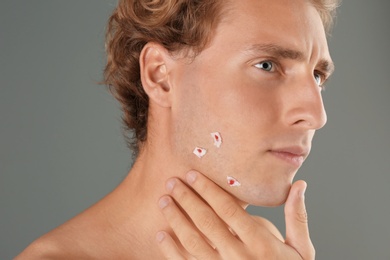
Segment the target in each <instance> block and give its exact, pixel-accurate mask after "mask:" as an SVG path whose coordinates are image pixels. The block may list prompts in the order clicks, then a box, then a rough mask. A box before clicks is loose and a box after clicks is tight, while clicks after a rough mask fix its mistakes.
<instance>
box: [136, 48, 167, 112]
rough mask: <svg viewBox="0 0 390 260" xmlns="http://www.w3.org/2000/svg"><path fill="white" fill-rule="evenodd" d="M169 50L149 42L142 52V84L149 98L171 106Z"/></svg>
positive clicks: (163, 105)
mask: <svg viewBox="0 0 390 260" xmlns="http://www.w3.org/2000/svg"><path fill="white" fill-rule="evenodd" d="M168 58H169V53H168V51H167V50H166V49H165V48H164V47H162V46H161V45H158V44H156V43H147V44H146V45H145V46H144V48H143V49H142V51H141V54H140V59H139V60H140V72H141V82H142V86H143V88H144V90H145V92H146V94H147V95H148V96H149V100H150V101H152V102H154V103H156V104H157V105H160V106H162V107H170V106H171V86H170V85H169V77H168V75H169V74H168V68H167V62H166V59H168Z"/></svg>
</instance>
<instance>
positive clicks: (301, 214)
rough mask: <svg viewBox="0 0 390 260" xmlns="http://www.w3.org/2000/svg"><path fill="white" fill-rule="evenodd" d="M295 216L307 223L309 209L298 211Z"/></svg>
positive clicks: (299, 220)
mask: <svg viewBox="0 0 390 260" xmlns="http://www.w3.org/2000/svg"><path fill="white" fill-rule="evenodd" d="M295 218H296V220H297V221H298V222H301V223H304V224H307V223H308V216H307V211H306V210H304V211H301V212H297V213H296V215H295Z"/></svg>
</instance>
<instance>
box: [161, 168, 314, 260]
mask: <svg viewBox="0 0 390 260" xmlns="http://www.w3.org/2000/svg"><path fill="white" fill-rule="evenodd" d="M187 184H188V185H189V186H190V187H191V188H192V189H193V190H194V191H195V192H196V193H195V192H194V191H193V190H192V189H191V188H189V187H188V186H187V185H185V184H184V183H183V182H181V181H180V180H179V179H171V180H169V181H168V182H167V190H168V192H169V194H170V196H167V195H166V196H163V197H162V198H161V199H160V200H159V206H160V208H161V209H162V212H163V214H164V216H165V218H166V220H167V221H168V223H169V224H170V226H171V228H172V230H173V232H174V233H175V236H171V235H170V234H169V233H168V232H166V231H160V232H158V233H157V236H156V238H157V240H158V245H159V248H160V250H161V252H162V254H163V255H164V257H165V258H166V259H175V260H176V259H213V260H215V259H235V260H236V259H300V260H302V259H304V260H309V259H314V256H315V250H314V247H313V244H312V242H311V240H310V236H309V229H308V224H307V215H306V209H305V204H304V191H305V189H306V183H305V182H304V181H297V182H295V183H294V184H293V186H292V187H291V190H290V193H289V196H288V198H287V201H286V205H285V218H286V240H285V241H283V239H282V238H281V237H279V235H278V232H277V231H276V228H275V227H274V226H273V225H272V224H270V222H268V221H265V220H262V219H261V218H260V220H259V219H257V220H256V219H255V218H254V217H253V216H251V215H249V214H248V213H247V212H246V211H245V210H244V209H243V208H242V207H241V206H240V205H239V204H238V203H237V201H236V200H235V199H234V198H233V197H232V196H231V195H229V194H228V193H226V192H225V191H224V190H222V189H221V188H220V187H219V186H217V185H216V184H215V183H213V182H212V181H210V180H209V179H207V178H206V177H205V176H203V175H202V174H200V173H198V172H194V171H191V172H189V173H188V174H187ZM173 200H174V201H175V202H176V203H177V204H176V203H175V202H174V201H173ZM178 205H179V206H180V208H179V207H178ZM279 234H280V233H279Z"/></svg>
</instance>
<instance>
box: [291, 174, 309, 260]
mask: <svg viewBox="0 0 390 260" xmlns="http://www.w3.org/2000/svg"><path fill="white" fill-rule="evenodd" d="M306 187H307V184H306V182H304V181H297V182H295V183H294V184H293V185H292V187H291V189H290V193H289V195H288V198H287V201H286V205H285V208H284V214H285V218H286V241H285V243H286V244H287V245H289V246H291V247H293V248H295V250H297V252H298V253H299V254H300V255H301V257H302V258H303V259H305V260H306V259H314V257H315V250H314V246H313V244H312V242H311V240H310V235H309V226H308V219H307V213H306V206H305V191H306Z"/></svg>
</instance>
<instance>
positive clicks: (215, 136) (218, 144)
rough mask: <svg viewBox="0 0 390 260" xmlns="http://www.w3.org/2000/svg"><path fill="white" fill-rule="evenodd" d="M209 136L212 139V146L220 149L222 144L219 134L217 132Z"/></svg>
mask: <svg viewBox="0 0 390 260" xmlns="http://www.w3.org/2000/svg"><path fill="white" fill-rule="evenodd" d="M210 135H211V136H212V137H213V140H214V145H215V146H216V147H218V148H219V147H221V144H222V137H221V134H220V133H219V132H214V133H211V134H210Z"/></svg>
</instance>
